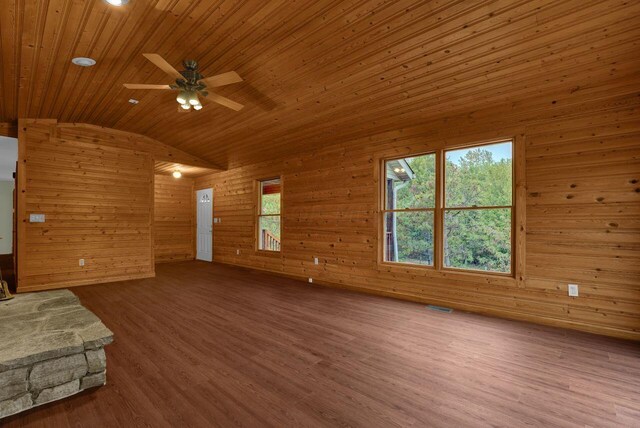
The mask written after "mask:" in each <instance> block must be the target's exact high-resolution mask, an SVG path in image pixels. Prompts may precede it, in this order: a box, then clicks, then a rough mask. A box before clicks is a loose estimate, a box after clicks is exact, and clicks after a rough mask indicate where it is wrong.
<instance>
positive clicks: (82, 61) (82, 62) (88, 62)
mask: <svg viewBox="0 0 640 428" xmlns="http://www.w3.org/2000/svg"><path fill="white" fill-rule="evenodd" d="M71 62H72V63H74V64H75V65H79V66H80V67H91V66H92V65H96V60H95V59H93V58H85V57H82V56H79V57H77V58H74V59H72V60H71Z"/></svg>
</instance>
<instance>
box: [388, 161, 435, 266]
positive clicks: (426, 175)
mask: <svg viewBox="0 0 640 428" xmlns="http://www.w3.org/2000/svg"><path fill="white" fill-rule="evenodd" d="M435 201H436V155H435V154H433V153H432V154H427V155H422V156H414V157H407V158H401V159H393V160H388V161H386V162H385V191H384V218H383V219H384V260H385V261H388V262H400V263H413V264H420V265H428V266H433V254H434V251H433V250H434V240H433V232H434V212H435V206H436V203H435Z"/></svg>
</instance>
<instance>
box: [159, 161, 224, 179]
mask: <svg viewBox="0 0 640 428" xmlns="http://www.w3.org/2000/svg"><path fill="white" fill-rule="evenodd" d="M176 170H178V171H180V172H181V173H182V176H183V177H190V178H195V177H202V176H203V175H207V174H211V173H212V172H216V170H215V169H210V168H204V167H200V166H192V165H185V164H180V163H175V162H163V161H156V163H155V167H154V172H155V173H156V174H160V175H171V174H173V172H174V171H176Z"/></svg>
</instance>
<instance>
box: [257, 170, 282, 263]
mask: <svg viewBox="0 0 640 428" xmlns="http://www.w3.org/2000/svg"><path fill="white" fill-rule="evenodd" d="M281 201H282V185H281V180H280V179H279V178H275V179H272V180H265V181H261V182H260V200H259V207H260V211H259V214H258V249H259V250H264V251H280V242H281V239H280V231H281V224H280V210H281V205H282V202H281Z"/></svg>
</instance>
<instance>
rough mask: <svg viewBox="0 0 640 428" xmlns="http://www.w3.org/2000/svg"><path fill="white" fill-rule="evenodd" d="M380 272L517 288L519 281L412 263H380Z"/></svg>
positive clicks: (502, 275) (504, 275) (508, 275)
mask: <svg viewBox="0 0 640 428" xmlns="http://www.w3.org/2000/svg"><path fill="white" fill-rule="evenodd" d="M378 270H379V271H384V272H389V273H394V274H407V275H413V276H422V277H425V278H439V279H451V280H460V281H474V280H475V281H478V282H481V283H483V284H490V285H501V286H506V287H517V286H518V281H517V280H516V278H515V277H514V276H513V275H512V274H509V273H499V272H495V273H493V272H484V271H467V270H462V269H452V268H445V269H441V270H436V269H435V268H434V267H433V266H420V265H414V264H410V263H393V262H378Z"/></svg>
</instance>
